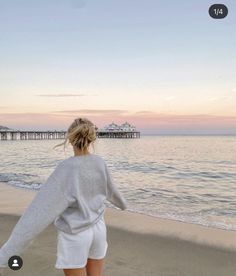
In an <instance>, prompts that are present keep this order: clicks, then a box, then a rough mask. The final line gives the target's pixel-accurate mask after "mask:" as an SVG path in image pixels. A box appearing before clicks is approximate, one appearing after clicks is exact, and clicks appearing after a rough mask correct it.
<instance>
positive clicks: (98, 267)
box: [86, 258, 105, 276]
mask: <svg viewBox="0 0 236 276" xmlns="http://www.w3.org/2000/svg"><path fill="white" fill-rule="evenodd" d="M104 261H105V258H103V259H99V260H95V259H88V261H87V265H86V271H87V276H102V275H103V266H104Z"/></svg>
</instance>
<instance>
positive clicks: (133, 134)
mask: <svg viewBox="0 0 236 276" xmlns="http://www.w3.org/2000/svg"><path fill="white" fill-rule="evenodd" d="M97 137H98V138H140V132H139V131H129V132H128V131H99V132H97Z"/></svg>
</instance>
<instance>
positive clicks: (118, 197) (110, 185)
mask: <svg viewBox="0 0 236 276" xmlns="http://www.w3.org/2000/svg"><path fill="white" fill-rule="evenodd" d="M105 170H106V176H107V195H106V199H107V200H108V201H110V202H111V203H112V204H114V205H115V206H117V207H119V208H120V209H121V210H125V209H127V201H126V199H125V198H124V197H123V196H122V194H121V193H120V191H119V190H118V188H117V187H116V185H115V183H114V182H113V178H112V176H111V174H110V171H109V169H108V167H107V164H106V163H105Z"/></svg>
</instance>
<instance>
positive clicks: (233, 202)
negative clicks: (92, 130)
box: [0, 136, 236, 231]
mask: <svg viewBox="0 0 236 276" xmlns="http://www.w3.org/2000/svg"><path fill="white" fill-rule="evenodd" d="M61 142H62V140H35V141H32V140H31V141H19V140H18V141H0V157H1V163H0V182H6V183H8V184H9V185H13V186H16V187H20V188H27V189H39V188H40V185H41V184H42V183H44V181H46V179H47V177H48V176H49V175H50V174H51V172H52V171H53V170H54V168H55V166H56V165H57V164H58V162H60V161H61V160H63V159H65V158H68V157H70V156H72V155H73V151H72V148H71V147H70V146H68V148H67V149H66V151H65V152H64V151H63V147H61V148H57V149H55V150H53V149H52V147H53V146H54V145H55V144H58V143H61ZM91 152H94V151H93V150H92V149H91ZM94 153H96V154H99V155H101V156H103V157H104V159H105V160H106V161H107V164H108V166H109V168H110V171H111V174H112V178H113V180H114V182H115V183H116V185H117V186H118V188H119V190H120V191H121V192H122V194H123V195H124V197H125V198H126V199H127V202H128V204H129V210H130V211H133V212H138V213H144V214H147V215H151V216H155V217H160V218H168V219H173V220H178V221H183V222H188V223H195V224H201V225H205V226H211V227H215V228H221V229H227V230H233V231H236V154H235V153H236V136H141V138H140V139H97V141H96V143H95V152H94ZM108 206H110V207H112V205H111V204H108Z"/></svg>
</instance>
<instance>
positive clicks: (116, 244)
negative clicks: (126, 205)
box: [0, 184, 236, 276]
mask: <svg viewBox="0 0 236 276" xmlns="http://www.w3.org/2000/svg"><path fill="white" fill-rule="evenodd" d="M34 196H35V191H30V190H24V189H20V188H14V187H11V186H9V185H6V184H0V245H2V244H3V243H4V242H5V241H6V239H7V238H8V237H9V235H10V232H11V230H12V229H13V227H14V225H15V224H16V222H17V220H18V219H19V216H20V215H21V214H22V213H23V211H24V210H25V209H26V207H27V206H28V204H29V203H30V202H31V200H32V199H33V197H34ZM105 221H106V225H107V240H108V250H107V256H106V259H105V267H104V276H106V275H107V276H108V275H112V276H118V275H119V276H120V275H122V276H133V275H135V276H146V275H147V276H148V275H150V276H152V275H153V276H222V275H224V276H234V275H236V262H235V260H236V232H235V231H226V230H221V229H214V228H208V227H204V226H200V225H195V224H188V223H182V222H177V221H172V220H168V219H159V218H154V217H151V216H147V215H143V214H137V213H133V212H130V211H121V210H118V209H112V208H107V209H106V213H105ZM21 256H22V257H23V260H24V266H23V267H22V269H21V270H19V271H17V272H15V271H11V270H10V269H8V268H7V269H5V270H4V274H3V275H16V274H17V275H19V276H21V275H22V276H23V275H24V276H39V275H40V276H42V275H49V276H51V275H52V276H53V275H63V272H62V271H61V270H58V269H55V268H54V265H55V261H56V229H55V227H54V226H53V225H50V226H49V227H48V228H47V229H46V230H45V231H43V232H42V233H41V234H40V235H39V236H38V237H37V238H36V239H35V240H34V242H33V244H32V245H31V246H30V247H29V248H28V249H27V250H26V251H25V252H24V253H23V254H22V255H21Z"/></svg>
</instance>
